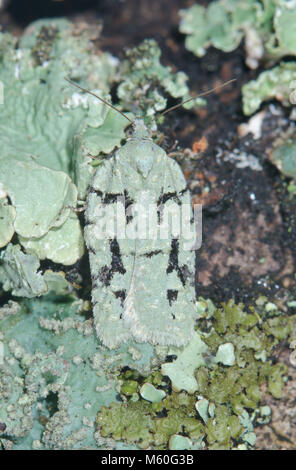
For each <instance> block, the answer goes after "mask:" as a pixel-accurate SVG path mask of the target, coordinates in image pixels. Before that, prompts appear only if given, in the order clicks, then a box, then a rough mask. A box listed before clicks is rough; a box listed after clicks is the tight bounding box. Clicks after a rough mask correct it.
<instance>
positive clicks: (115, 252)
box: [98, 238, 126, 286]
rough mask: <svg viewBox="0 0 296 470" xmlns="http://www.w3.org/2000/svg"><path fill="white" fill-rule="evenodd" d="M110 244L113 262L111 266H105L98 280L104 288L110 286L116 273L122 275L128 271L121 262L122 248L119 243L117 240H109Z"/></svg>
mask: <svg viewBox="0 0 296 470" xmlns="http://www.w3.org/2000/svg"><path fill="white" fill-rule="evenodd" d="M109 243H110V251H111V253H112V260H111V266H110V267H109V266H106V265H105V266H103V267H102V268H101V269H100V272H99V275H98V279H99V281H101V283H102V284H104V286H109V285H110V281H111V279H112V277H113V275H114V273H116V272H117V273H120V274H125V273H126V270H125V268H124V266H123V264H122V261H121V254H120V248H119V244H118V241H117V240H116V238H114V239H113V240H109Z"/></svg>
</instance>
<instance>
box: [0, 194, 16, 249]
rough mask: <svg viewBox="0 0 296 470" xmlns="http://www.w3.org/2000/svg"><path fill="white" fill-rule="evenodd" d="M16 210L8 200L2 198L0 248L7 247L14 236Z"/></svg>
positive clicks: (0, 205) (0, 200)
mask: <svg viewBox="0 0 296 470" xmlns="http://www.w3.org/2000/svg"><path fill="white" fill-rule="evenodd" d="M15 215H16V212H15V208H14V207H13V206H11V205H10V204H8V201H7V198H0V248H2V247H3V246H5V245H7V243H9V242H10V240H11V239H12V237H13V234H14V221H15Z"/></svg>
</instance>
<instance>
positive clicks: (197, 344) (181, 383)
mask: <svg viewBox="0 0 296 470" xmlns="http://www.w3.org/2000/svg"><path fill="white" fill-rule="evenodd" d="M207 349H208V348H207V345H206V344H205V343H204V342H203V341H202V339H201V336H200V334H199V333H198V332H195V334H194V337H193V339H192V340H191V341H190V343H189V344H188V345H187V346H186V347H185V348H184V349H183V350H178V349H177V348H171V349H169V352H168V355H177V359H176V360H175V361H173V362H170V363H166V364H163V365H162V367H161V372H162V373H163V374H164V375H167V376H168V377H169V378H170V379H171V381H172V385H173V387H174V389H175V390H177V391H178V390H186V391H187V392H188V393H194V392H196V390H197V389H198V384H197V382H196V379H195V376H194V371H195V370H196V369H197V368H198V367H200V366H202V365H205V360H204V358H203V354H204V353H205V352H206V351H207Z"/></svg>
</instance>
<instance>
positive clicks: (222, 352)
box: [215, 343, 235, 366]
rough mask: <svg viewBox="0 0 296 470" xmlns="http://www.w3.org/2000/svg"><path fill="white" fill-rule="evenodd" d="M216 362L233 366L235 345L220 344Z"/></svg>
mask: <svg viewBox="0 0 296 470" xmlns="http://www.w3.org/2000/svg"><path fill="white" fill-rule="evenodd" d="M215 361H216V362H221V364H224V365H225V366H233V364H234V363H235V355H234V346H233V344H232V343H225V344H220V346H219V347H218V351H217V354H216V357H215Z"/></svg>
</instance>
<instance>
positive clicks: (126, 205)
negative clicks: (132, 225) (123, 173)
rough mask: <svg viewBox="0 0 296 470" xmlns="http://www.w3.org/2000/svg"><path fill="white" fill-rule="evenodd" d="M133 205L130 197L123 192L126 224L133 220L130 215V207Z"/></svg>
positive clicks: (125, 191)
mask: <svg viewBox="0 0 296 470" xmlns="http://www.w3.org/2000/svg"><path fill="white" fill-rule="evenodd" d="M133 204H134V200H133V199H132V198H131V197H130V195H129V194H128V192H127V190H126V189H125V190H124V210H125V219H126V223H127V224H128V223H129V222H131V221H132V220H133V216H132V214H131V213H130V209H131V206H132V205H133Z"/></svg>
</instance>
